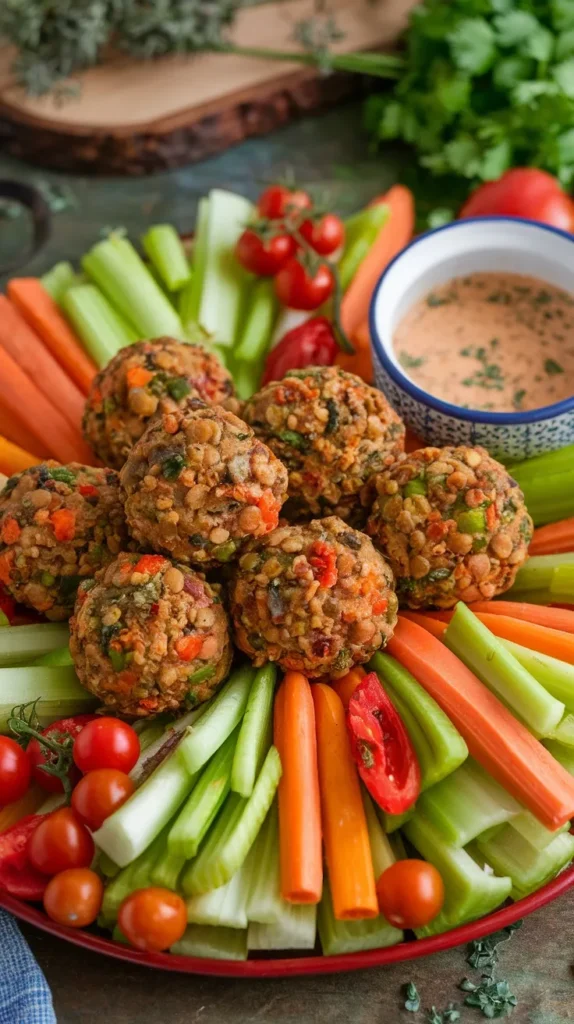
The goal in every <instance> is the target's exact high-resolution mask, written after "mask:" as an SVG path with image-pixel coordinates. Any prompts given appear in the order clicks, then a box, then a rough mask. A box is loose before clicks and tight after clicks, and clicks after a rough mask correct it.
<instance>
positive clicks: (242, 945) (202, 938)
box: [170, 924, 247, 960]
mask: <svg viewBox="0 0 574 1024" xmlns="http://www.w3.org/2000/svg"><path fill="white" fill-rule="evenodd" d="M170 953H176V954H177V955H178V956H201V957H205V958H206V959H213V960H247V931H243V932H242V931H239V930H238V929H237V928H213V927H212V926H211V925H198V924H190V925H188V926H187V928H186V929H185V932H184V934H183V936H182V938H181V939H180V940H179V942H176V943H174V945H173V946H172V947H171V949H170Z"/></svg>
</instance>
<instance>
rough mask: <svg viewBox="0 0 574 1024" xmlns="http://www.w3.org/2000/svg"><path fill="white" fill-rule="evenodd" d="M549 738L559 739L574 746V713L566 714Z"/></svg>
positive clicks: (566, 744) (567, 744)
mask: <svg viewBox="0 0 574 1024" xmlns="http://www.w3.org/2000/svg"><path fill="white" fill-rule="evenodd" d="M548 739H552V740H558V742H559V743H563V744H564V745H565V746H566V747H574V715H571V714H568V715H564V718H563V719H562V721H561V722H559V723H558V725H557V726H556V728H555V729H553V730H552V732H551V733H550V734H549V736H548Z"/></svg>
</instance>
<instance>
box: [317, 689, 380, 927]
mask: <svg viewBox="0 0 574 1024" xmlns="http://www.w3.org/2000/svg"><path fill="white" fill-rule="evenodd" d="M312 693H313V703H314V705H315V720H316V725H317V752H318V755H319V785H320V788H321V813H322V817H323V838H324V841H325V858H326V861H327V869H328V871H329V884H330V887H331V894H332V897H333V909H334V912H335V917H336V918H337V920H338V921H351V920H354V919H355V918H363V917H376V916H377V914H378V912H379V908H378V906H377V895H376V892H375V872H374V869H373V860H372V856H371V847H370V844H369V833H368V830H367V821H366V818H365V809H364V807H363V801H362V799H361V789H360V786H359V776H358V775H357V771H356V768H355V765H354V763H353V758H352V755H351V748H350V744H349V738H348V735H347V726H346V723H345V710H344V708H343V705H342V703H341V698H340V697H339V696H338V694H336V693H335V691H334V690H333V689H332V688H331V687H330V686H326V685H325V684H324V683H315V684H314V685H313V687H312Z"/></svg>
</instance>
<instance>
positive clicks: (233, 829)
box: [182, 747, 281, 896]
mask: <svg viewBox="0 0 574 1024" xmlns="http://www.w3.org/2000/svg"><path fill="white" fill-rule="evenodd" d="M280 777H281V760H280V758H279V754H278V752H277V750H276V748H275V747H271V749H270V751H269V753H268V754H267V757H266V758H265V762H264V764H263V767H262V769H261V771H260V773H259V777H258V779H257V782H256V783H255V787H254V789H253V792H252V794H251V796H250V797H249V799H248V800H245V799H244V798H243V797H240V796H238V795H237V794H236V793H231V794H230V795H229V796H228V798H227V800H226V802H225V804H224V805H223V809H222V811H221V813H220V814H219V816H218V817H217V818H216V820H215V822H214V824H213V827H212V828H211V830H210V831H209V832H208V834H207V839H206V840H205V842H204V844H203V846H202V848H201V850H200V852H199V854H198V856H197V857H196V859H195V860H194V861H193V862H192V863H191V865H190V867H189V868H188V869H187V871H186V872H185V874H184V876H183V879H182V885H183V890H184V892H185V893H186V894H187V895H189V896H196V895H198V894H199V893H202V892H208V891H209V889H216V888H217V887H218V886H220V885H225V883H226V882H228V881H229V879H230V878H232V877H233V875H234V873H235V872H236V871H237V870H238V869H239V868H240V867H241V865H242V863H243V861H244V860H245V858H246V856H247V854H248V853H249V850H250V849H251V847H252V845H253V842H254V840H255V838H256V836H257V834H258V832H259V829H260V828H261V826H262V824H263V822H264V820H265V817H266V815H267V812H268V810H269V808H270V806H271V803H272V801H273V797H274V795H275V791H276V789H277V785H278V783H279V779H280Z"/></svg>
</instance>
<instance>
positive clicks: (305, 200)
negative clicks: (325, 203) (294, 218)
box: [257, 185, 313, 220]
mask: <svg viewBox="0 0 574 1024" xmlns="http://www.w3.org/2000/svg"><path fill="white" fill-rule="evenodd" d="M312 205H313V202H312V200H311V196H310V195H308V193H307V192H304V191H303V189H290V188H287V187H286V185H270V186H269V188H266V189H265V191H264V192H262V193H261V195H260V196H259V199H258V201H257V209H258V210H259V213H260V214H261V216H262V217H267V218H269V220H278V219H279V218H280V217H284V216H285V215H287V216H289V214H291V215H294V214H297V213H298V212H300V211H301V210H310V209H311V207H312Z"/></svg>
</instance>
